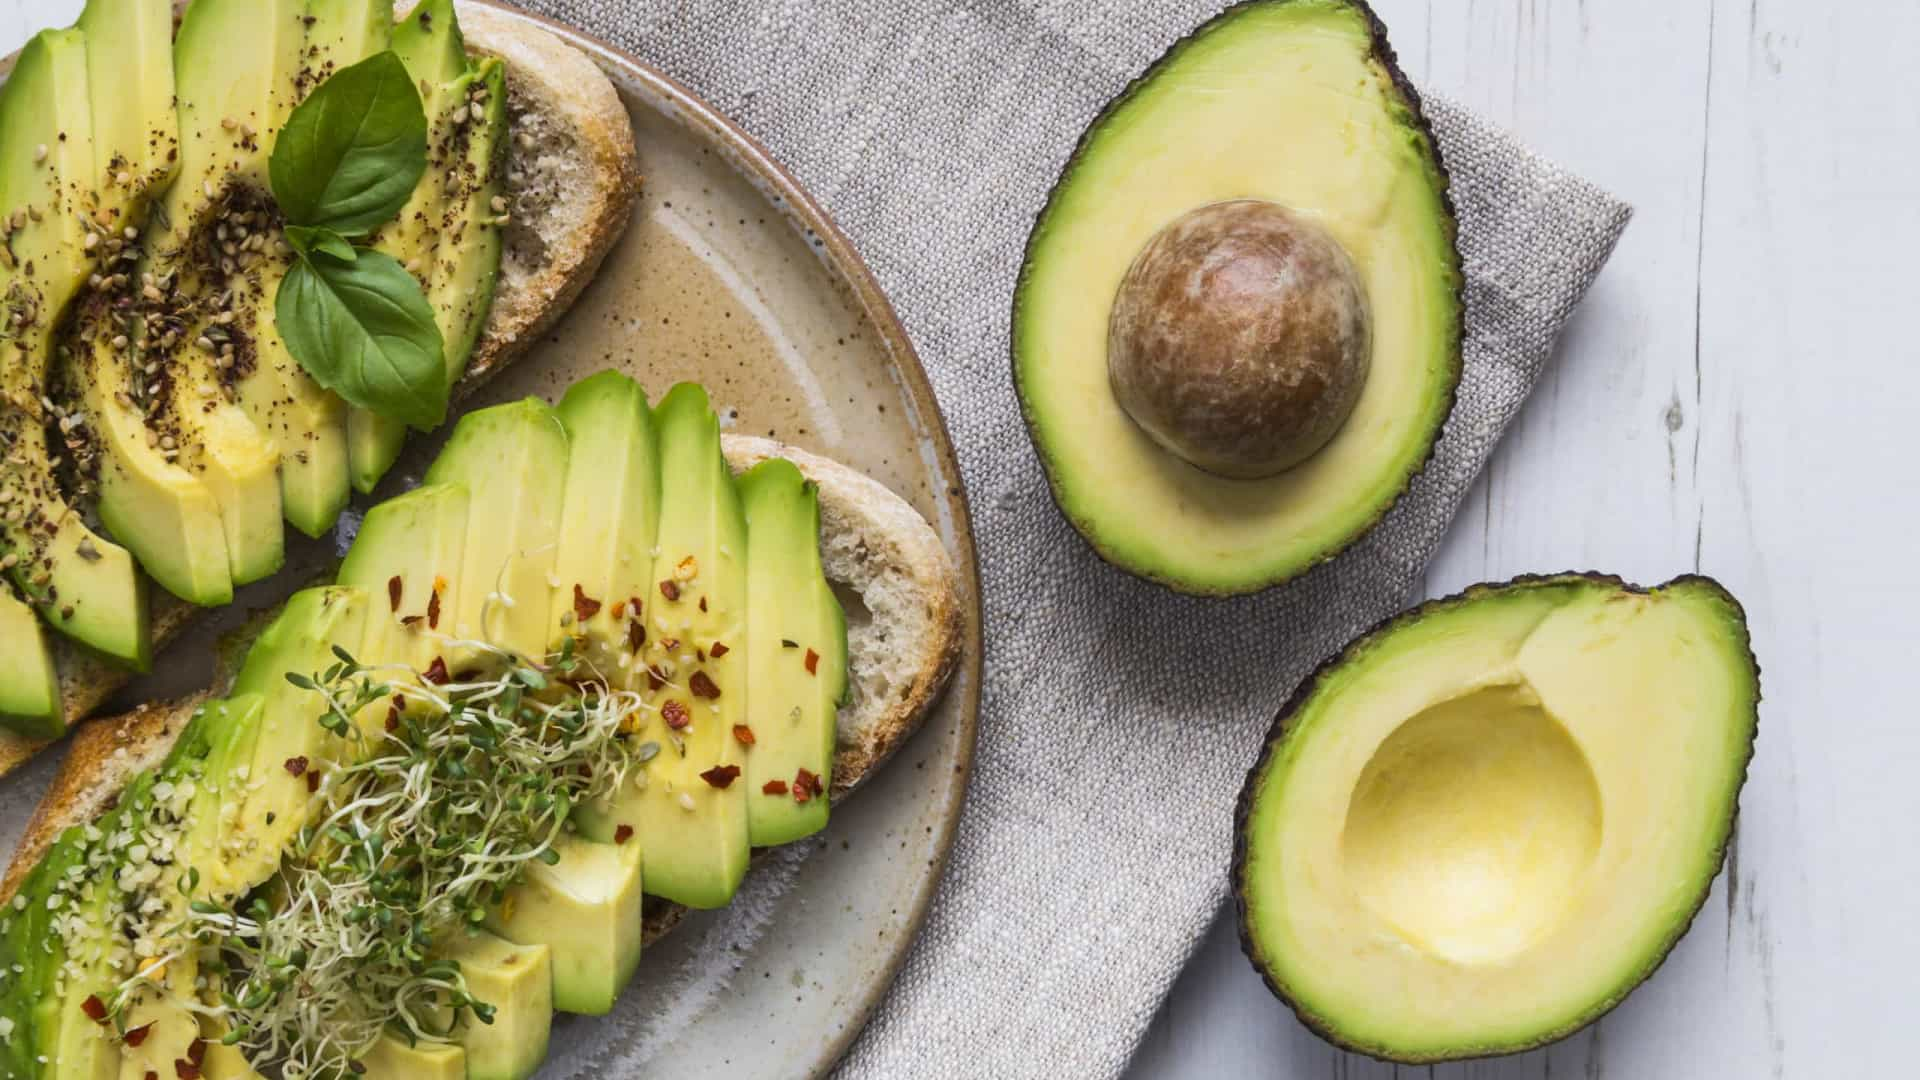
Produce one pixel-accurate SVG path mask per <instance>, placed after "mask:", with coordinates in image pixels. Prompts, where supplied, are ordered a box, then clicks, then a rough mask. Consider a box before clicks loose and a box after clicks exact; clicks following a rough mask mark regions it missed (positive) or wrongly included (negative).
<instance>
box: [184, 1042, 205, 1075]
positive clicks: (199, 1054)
mask: <svg viewBox="0 0 1920 1080" xmlns="http://www.w3.org/2000/svg"><path fill="white" fill-rule="evenodd" d="M187 1060H188V1061H189V1062H191V1063H192V1064H193V1066H194V1067H195V1068H198V1067H199V1066H200V1063H201V1062H203V1061H205V1060H207V1040H205V1039H195V1040H193V1041H192V1042H190V1043H188V1044H187Z"/></svg>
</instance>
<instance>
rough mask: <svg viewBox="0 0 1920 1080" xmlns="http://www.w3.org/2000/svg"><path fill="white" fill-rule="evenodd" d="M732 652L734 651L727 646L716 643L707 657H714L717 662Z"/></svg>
mask: <svg viewBox="0 0 1920 1080" xmlns="http://www.w3.org/2000/svg"><path fill="white" fill-rule="evenodd" d="M732 651H733V650H732V649H729V648H727V647H726V646H725V645H723V644H721V643H720V642H718V641H716V642H714V643H713V648H711V649H708V650H707V655H708V656H711V657H713V658H714V659H715V660H718V659H720V658H721V657H723V656H725V655H727V654H728V653H730V652H732Z"/></svg>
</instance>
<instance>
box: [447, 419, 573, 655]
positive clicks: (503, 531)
mask: <svg viewBox="0 0 1920 1080" xmlns="http://www.w3.org/2000/svg"><path fill="white" fill-rule="evenodd" d="M566 475H567V429H566V427H565V426H564V425H563V424H561V422H560V417H559V415H558V414H556V413H555V412H554V411H553V407H552V406H550V405H548V404H547V403H546V402H544V401H541V400H540V399H539V398H526V399H523V400H521V401H512V402H508V403H507V404H504V405H495V406H493V407H492V408H487V409H481V410H479V411H477V412H471V413H468V414H467V415H466V416H463V417H461V418H460V422H459V423H458V424H456V425H455V426H454V429H453V434H452V435H451V436H450V437H448V439H447V445H446V446H445V448H443V449H442V450H441V451H440V456H439V457H438V458H436V459H435V460H434V463H433V466H432V467H431V468H429V469H428V470H427V477H426V482H427V483H429V484H457V485H459V486H461V487H464V488H465V489H466V490H467V494H468V495H469V497H471V498H472V500H473V505H474V506H476V507H480V506H484V507H487V508H488V510H487V512H486V513H485V514H474V515H472V516H471V518H470V520H469V521H468V525H467V541H466V549H465V551H464V553H463V554H462V556H461V560H460V575H459V577H457V578H455V579H454V581H453V593H454V594H455V596H456V598H457V599H456V602H455V604H454V608H453V632H454V634H455V636H457V637H461V638H465V639H467V640H469V641H484V642H486V643H488V644H489V645H492V646H494V647H496V648H501V649H507V650H510V651H512V652H514V653H518V654H519V655H521V656H523V657H527V658H529V659H532V660H536V661H537V660H544V659H545V658H546V654H547V637H548V633H547V599H548V596H549V594H550V593H551V591H552V585H551V584H550V579H551V578H552V576H553V572H554V557H555V554H556V550H557V546H558V544H559V538H560V508H561V499H562V498H563V497H564V494H565V492H564V488H563V486H562V483H561V478H563V477H565V476H566ZM479 660H480V654H479V653H478V652H477V651H475V650H473V649H470V648H455V649H454V650H452V655H451V656H449V657H448V658H447V666H448V668H449V669H450V670H452V671H456V672H458V671H460V670H462V669H464V668H466V667H468V666H470V665H472V664H474V663H476V662H478V661H479Z"/></svg>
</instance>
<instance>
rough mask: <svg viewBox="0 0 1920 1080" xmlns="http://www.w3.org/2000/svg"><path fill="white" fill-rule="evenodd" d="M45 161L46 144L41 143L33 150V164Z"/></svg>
mask: <svg viewBox="0 0 1920 1080" xmlns="http://www.w3.org/2000/svg"><path fill="white" fill-rule="evenodd" d="M45 160H47V144H46V143H41V144H40V145H39V146H36V147H34V148H33V163H34V164H35V165H38V164H40V163H41V162H43V161H45Z"/></svg>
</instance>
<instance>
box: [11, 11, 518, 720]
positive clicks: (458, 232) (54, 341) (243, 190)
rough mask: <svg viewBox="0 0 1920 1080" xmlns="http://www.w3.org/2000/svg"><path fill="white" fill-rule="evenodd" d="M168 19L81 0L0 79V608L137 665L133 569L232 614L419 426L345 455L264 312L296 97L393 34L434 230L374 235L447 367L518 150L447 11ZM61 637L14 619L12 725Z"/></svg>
mask: <svg viewBox="0 0 1920 1080" xmlns="http://www.w3.org/2000/svg"><path fill="white" fill-rule="evenodd" d="M174 15H175V12H174V6H173V5H172V4H170V3H169V2H168V0H89V2H88V3H87V5H86V7H85V9H84V10H83V11H82V13H81V16H80V18H79V20H78V22H77V23H76V25H75V26H73V27H69V28H66V29H59V30H47V31H44V32H42V33H41V34H39V35H37V36H36V37H35V38H34V39H33V40H32V41H31V42H30V43H29V44H28V46H27V47H26V48H25V49H24V50H22V52H21V54H20V57H19V59H18V61H17V63H16V65H15V67H14V69H13V71H12V72H11V73H10V74H9V76H8V78H7V80H6V84H5V86H4V88H0V220H3V221H5V222H6V224H7V227H6V229H5V230H4V233H5V237H4V248H5V252H4V254H0V306H4V308H5V314H6V315H7V317H8V318H7V322H8V323H9V324H10V325H9V329H8V331H7V333H6V336H7V337H8V338H10V339H11V340H10V342H9V343H8V344H9V345H10V346H11V347H10V348H8V349H7V350H6V355H5V358H4V360H0V559H4V565H0V571H4V572H5V575H6V577H7V578H8V579H10V582H9V584H8V585H7V586H5V587H4V588H0V592H4V593H5V594H6V595H4V596H0V603H6V604H13V605H15V606H18V605H21V604H24V605H25V606H26V607H28V608H29V609H31V610H32V611H34V612H35V613H36V614H37V615H38V617H39V618H40V620H41V621H42V622H44V623H46V624H48V625H51V626H52V627H53V628H54V629H56V630H57V631H59V632H60V633H62V634H65V635H67V636H69V637H72V638H74V639H76V640H78V641H79V642H81V643H83V644H84V645H86V646H87V647H89V648H90V649H92V650H94V651H95V652H98V653H101V654H103V655H105V656H107V657H110V658H112V659H115V660H118V661H120V662H121V663H122V664H124V665H126V666H128V667H132V668H134V669H136V670H145V668H146V666H147V664H148V662H149V659H150V655H151V642H150V639H149V635H150V630H149V627H148V619H147V601H146V595H145V581H144V577H145V576H150V577H151V578H152V579H153V581H154V582H155V583H157V584H158V585H160V587H161V588H163V589H165V590H167V591H168V592H169V593H172V594H174V595H175V596H178V597H180V598H181V599H184V600H186V601H188V602H190V603H193V604H197V605H201V606H218V605H224V604H227V603H230V602H231V601H232V598H233V592H234V589H235V587H236V586H239V585H244V584H247V583H249V582H253V581H257V580H260V579H262V578H265V577H267V576H269V575H271V574H273V573H274V572H276V571H277V570H278V569H279V568H280V567H281V566H282V565H283V564H284V561H285V551H286V539H285V535H286V526H287V525H291V526H292V527H294V528H295V529H298V530H299V531H300V532H303V533H305V534H307V535H309V536H315V537H318V536H322V535H324V534H325V533H326V532H328V531H329V530H331V529H332V527H333V525H334V523H335V521H336V520H337V519H338V517H339V516H340V513H341V512H342V510H344V509H345V507H346V505H347V502H348V498H349V496H350V494H351V492H352V490H353V487H354V485H355V483H358V484H359V485H360V486H361V487H362V488H363V489H367V488H371V487H372V485H373V483H374V482H376V481H377V480H378V479H379V477H380V476H381V475H383V474H384V473H385V471H386V470H387V468H388V467H389V466H390V465H391V463H392V460H393V457H394V455H396V454H397V453H398V451H399V447H400V443H401V439H402V436H403V435H404V432H403V431H402V430H401V429H399V428H398V427H397V426H394V425H389V426H391V427H392V430H391V431H390V432H389V434H388V436H387V437H386V438H385V443H384V446H385V449H383V450H381V451H380V453H379V454H377V455H375V456H376V457H377V458H378V459H379V460H378V462H377V463H376V464H369V463H368V462H367V461H366V460H365V457H366V455H364V454H361V453H357V452H355V450H354V448H353V447H350V445H349V444H350V441H351V439H350V435H351V434H352V432H351V431H350V428H353V427H356V425H354V424H350V421H349V416H348V412H349V410H348V408H347V406H346V404H345V403H344V402H343V401H341V400H340V399H339V398H338V397H336V396H335V395H334V394H332V393H330V392H328V391H326V390H324V389H323V388H321V387H320V386H319V385H318V384H317V383H316V382H315V381H314V380H313V379H312V378H311V377H310V376H309V375H308V374H307V373H306V371H305V370H304V369H303V368H302V367H301V366H300V364H299V363H298V362H297V361H296V360H295V359H294V358H293V357H292V355H291V354H290V353H289V352H288V350H287V348H286V345H285V343H284V341H283V340H282V338H281V336H280V333H279V330H278V327H277V326H276V324H275V319H274V294H275V292H276V291H277V289H278V287H279V284H280V282H281V280H282V279H283V278H284V276H285V275H286V273H287V271H288V270H289V268H290V267H291V266H292V261H293V258H294V256H293V255H292V252H291V249H290V248H289V247H288V246H287V245H286V244H285V243H284V240H283V238H282V235H281V225H282V222H281V220H280V216H279V213H278V210H277V208H276V207H275V206H274V204H273V199H272V195H271V192H270V189H269V184H268V177H267V162H268V159H269V157H270V155H271V153H272V150H273V147H274V143H275V140H276V136H277V135H278V132H279V130H280V128H281V127H282V126H283V125H284V123H285V122H286V119H287V117H288V116H289V115H290V114H291V112H292V110H293V109H294V107H295V106H296V105H298V104H299V102H300V101H301V100H302V99H303V98H304V97H305V96H306V95H307V94H309V93H311V92H312V91H313V90H314V88H315V87H317V86H319V85H320V84H321V83H322V82H324V81H325V79H326V78H327V77H328V76H329V75H331V74H332V73H333V72H335V71H337V70H339V69H340V68H342V67H345V66H347V65H350V64H352V63H355V62H357V61H359V60H362V59H364V58H366V57H368V56H370V55H373V54H374V53H377V52H380V51H382V50H385V49H387V48H389V47H392V48H394V49H395V50H396V52H397V53H398V54H399V55H400V56H401V57H402V60H403V62H404V63H406V64H407V65H408V70H409V72H410V73H413V74H416V75H417V76H418V79H417V80H416V81H418V82H420V83H422V84H423V86H424V90H423V96H424V98H425V99H427V103H428V105H429V118H430V120H434V121H435V122H436V124H435V128H434V131H435V133H436V134H435V135H434V137H433V140H432V146H431V147H430V153H429V161H428V171H427V175H426V176H425V178H424V179H423V180H422V181H421V183H420V184H419V185H418V186H417V187H416V190H415V192H414V195H413V198H412V201H411V202H410V203H409V204H408V206H407V208H406V211H405V215H404V216H405V217H406V219H407V220H409V221H413V222H416V223H422V224H419V225H417V226H416V227H413V228H403V227H401V222H400V221H398V220H396V221H395V222H394V223H392V224H391V225H390V226H388V227H387V228H385V229H383V230H382V231H381V233H380V234H379V235H378V236H377V237H376V240H375V242H376V244H377V246H378V247H379V248H380V250H382V251H384V252H386V253H388V254H391V255H393V256H394V257H395V258H396V259H398V260H400V261H401V262H402V263H403V264H405V265H408V266H409V267H413V268H416V273H417V276H419V278H420V279H421V282H422V284H423V286H424V287H425V290H426V295H427V299H428V302H429V304H430V305H431V306H432V307H433V308H434V310H435V312H436V314H437V321H438V323H439V329H440V332H441V334H442V337H443V339H444V341H445V343H446V357H447V363H448V366H449V369H450V372H451V373H452V374H454V375H456V376H457V375H458V374H459V373H461V372H463V371H464V370H465V368H466V362H467V358H468V356H469V355H470V354H471V353H472V351H473V348H474V345H475V342H476V339H477V337H478V334H479V330H480V327H481V326H482V325H483V323H484V321H485V318H486V312H487V310H488V309H489V306H490V304H491V301H492V295H493V288H494V284H495V280H496V278H497V275H498V267H499V259H500V231H501V229H500V226H501V221H500V220H499V219H500V217H501V215H500V214H499V212H498V211H497V210H496V209H495V206H496V203H495V199H496V198H497V197H498V196H499V194H500V192H501V184H502V181H503V178H504V169H503V167H502V164H501V158H502V154H503V152H504V150H505V147H506V145H507V140H506V138H505V135H506V126H507V123H508V120H507V115H506V92H505V83H504V69H503V68H502V66H501V63H500V61H499V60H497V59H492V58H475V59H471V60H470V59H469V58H468V57H467V56H466V53H465V51H464V48H463V47H462V39H461V35H460V31H459V26H458V23H457V19H456V17H455V12H454V10H453V6H452V5H451V4H450V3H448V2H447V0H428V2H425V3H422V4H419V5H417V6H416V7H415V10H414V11H412V12H411V13H410V14H409V15H408V16H407V18H406V19H405V20H403V21H402V22H401V23H400V24H399V25H398V26H396V25H395V23H394V17H393V9H392V5H390V4H386V3H381V2H379V0H193V2H192V3H191V4H188V5H186V10H185V11H184V13H183V14H182V16H181V18H180V21H179V23H178V29H177V31H176V27H175V20H174ZM455 113H458V114H459V120H458V122H456V121H455V120H454V114H455ZM424 223H431V227H426V225H425V224H424ZM361 419H363V420H364V419H366V418H365V417H362V418H361ZM376 419H377V418H376ZM101 527H104V528H103V529H101ZM96 529H101V531H96ZM109 537H111V539H110V538H109ZM142 571H144V572H145V575H144V576H143V574H142ZM29 630H32V631H33V632H31V633H28V632H26V631H29ZM49 650H50V645H49V642H48V641H47V639H46V637H45V636H44V635H42V634H40V633H39V632H38V631H37V630H35V629H34V628H33V627H31V626H29V625H28V624H27V623H26V622H25V621H24V620H21V619H18V618H0V654H5V655H8V656H9V657H10V658H14V659H11V660H10V663H9V667H8V671H7V672H6V673H5V674H6V675H7V676H8V679H7V685H6V686H5V687H4V688H3V689H0V725H6V726H8V727H12V728H15V729H16V730H19V731H22V732H23V733H27V734H34V735H48V734H57V733H58V731H59V729H60V727H61V726H62V725H63V722H64V721H63V719H62V718H63V713H62V711H61V709H60V708H59V706H58V702H59V691H58V684H57V681H56V680H55V679H53V678H52V673H53V672H54V670H55V666H54V663H53V659H52V654H51V652H50V651H49ZM27 653H31V654H33V655H32V656H23V654H27ZM49 703H51V704H49Z"/></svg>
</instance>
